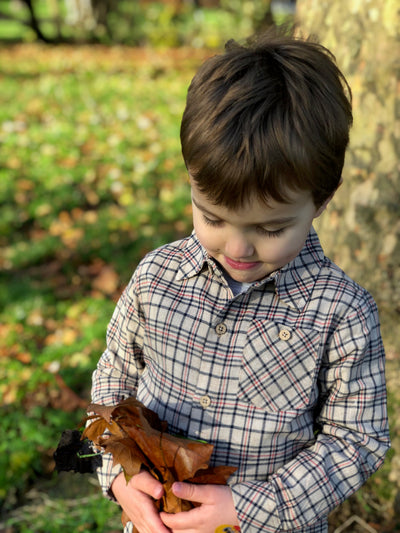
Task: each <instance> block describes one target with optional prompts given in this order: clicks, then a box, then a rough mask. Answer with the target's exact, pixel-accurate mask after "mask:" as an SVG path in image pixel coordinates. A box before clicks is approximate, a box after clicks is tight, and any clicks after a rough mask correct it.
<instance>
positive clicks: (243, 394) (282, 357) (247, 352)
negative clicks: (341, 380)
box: [238, 321, 320, 411]
mask: <svg viewBox="0 0 400 533" xmlns="http://www.w3.org/2000/svg"><path fill="white" fill-rule="evenodd" d="M319 340H320V334H319V333H317V332H315V331H311V330H306V331H303V330H298V329H289V328H287V327H284V326H281V325H279V324H276V323H271V322H261V321H257V322H256V323H255V324H254V325H253V327H252V328H251V330H250V331H249V333H248V337H247V342H246V344H245V347H244V350H243V365H242V368H241V370H240V374H239V392H238V399H239V400H244V401H246V402H251V403H252V404H254V405H255V406H256V407H259V408H261V409H265V410H268V411H290V410H299V409H307V408H308V407H310V405H311V404H312V403H313V401H314V400H315V397H316V394H317V391H316V390H315V379H316V374H317V369H318V348H319Z"/></svg>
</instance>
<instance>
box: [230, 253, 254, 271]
mask: <svg viewBox="0 0 400 533" xmlns="http://www.w3.org/2000/svg"><path fill="white" fill-rule="evenodd" d="M225 261H226V263H227V264H228V265H229V266H230V267H231V268H234V269H235V270H251V269H252V268H255V267H257V266H258V265H259V264H260V262H259V261H255V262H252V263H250V262H245V261H234V260H233V259H230V258H229V257H226V256H225Z"/></svg>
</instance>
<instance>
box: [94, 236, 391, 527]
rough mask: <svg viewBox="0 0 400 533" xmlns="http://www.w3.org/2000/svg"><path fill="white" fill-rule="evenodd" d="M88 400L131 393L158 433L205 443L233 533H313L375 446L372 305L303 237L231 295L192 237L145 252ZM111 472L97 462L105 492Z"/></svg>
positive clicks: (378, 349)
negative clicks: (163, 430) (227, 493)
mask: <svg viewBox="0 0 400 533" xmlns="http://www.w3.org/2000/svg"><path fill="white" fill-rule="evenodd" d="M92 396H93V401H95V402H97V403H103V404H115V403H117V402H118V401H120V400H122V399H123V398H127V397H129V396H137V398H138V399H139V400H141V401H142V402H143V403H144V404H145V405H147V406H148V407H150V408H151V409H153V410H154V411H156V412H157V413H158V414H159V416H160V418H161V419H163V420H166V421H167V422H168V424H169V431H171V432H176V433H181V434H184V435H185V436H187V437H190V438H194V439H202V440H206V441H208V442H210V443H212V444H214V445H215V449H214V452H213V464H214V465H218V464H226V465H230V466H237V467H238V470H237V472H236V473H235V474H234V475H233V476H232V477H231V478H230V479H229V485H230V486H231V489H232V491H233V497H234V502H235V506H236V510H237V513H238V517H239V521H240V523H241V531H242V532H243V533H259V532H277V531H296V532H302V533H306V532H307V533H325V532H327V531H328V529H327V515H328V513H329V512H330V511H331V510H332V509H333V508H334V507H335V506H337V505H338V504H339V503H341V502H342V501H343V500H344V499H346V498H347V497H348V496H350V494H351V493H353V492H354V491H355V490H357V489H358V488H359V487H360V486H361V485H362V483H363V482H364V481H365V480H366V479H367V478H368V477H369V476H370V475H371V474H372V473H373V472H374V471H375V470H376V469H377V468H378V467H379V466H380V465H381V464H382V462H383V459H384V456H385V453H386V451H387V449H388V447H389V436H388V424H387V412H386V388H385V378H384V350H383V346H382V341H381V336H380V331H379V321H378V316H377V310H376V306H375V303H374V301H373V299H372V298H371V296H370V295H369V294H368V293H367V292H366V291H365V290H364V289H362V288H361V287H359V286H358V285H357V284H356V283H355V282H353V281H352V280H351V279H349V278H348V277H347V276H346V275H345V274H344V273H343V272H342V271H341V270H340V269H339V268H338V267H337V266H336V265H334V264H333V263H332V262H331V261H330V260H329V259H327V258H326V257H325V256H324V254H323V251H322V249H321V246H320V244H319V240H318V237H317V235H316V233H315V232H314V230H311V232H310V235H309V236H308V239H307V241H306V243H305V245H304V247H303V250H302V251H301V252H300V254H299V255H298V256H297V257H296V258H295V259H294V260H293V261H292V262H290V263H289V264H288V265H286V266H285V267H283V268H282V269H280V270H279V271H277V272H275V273H274V274H273V275H272V276H270V277H268V278H266V279H264V280H262V281H259V282H256V283H254V284H252V285H251V286H250V287H249V288H248V290H247V291H245V292H244V293H241V294H239V295H237V296H234V295H233V293H232V291H231V289H230V288H229V285H228V284H227V282H226V280H225V277H224V275H223V273H222V272H221V270H220V268H219V266H218V265H217V264H216V263H215V262H214V261H213V260H212V259H211V258H209V257H208V256H207V254H206V252H205V251H204V249H203V248H202V246H201V245H200V243H199V241H198V240H197V237H196V235H195V234H194V233H193V234H192V235H191V236H190V237H188V238H186V239H183V240H181V241H178V242H175V243H172V244H169V245H166V246H163V247H162V248H160V249H158V250H156V251H154V252H152V253H150V254H148V255H147V256H146V257H145V258H144V260H143V261H142V262H141V263H140V265H139V266H138V268H137V270H136V272H135V274H134V276H133V278H132V280H131V282H130V283H129V285H128V287H127V288H126V290H125V292H124V294H123V295H122V296H121V298H120V301H119V302H118V305H117V307H116V309H115V312H114V314H113V317H112V319H111V322H110V324H109V328H108V332H107V349H106V351H105V352H104V354H103V355H102V357H101V359H100V361H99V364H98V367H97V370H96V371H95V372H94V375H93V389H92ZM117 471H118V470H115V469H114V471H112V470H111V462H110V461H108V460H105V461H104V466H103V469H102V471H101V472H100V474H99V476H100V482H101V484H102V486H103V489H104V491H105V492H106V493H107V492H108V491H109V487H110V485H111V483H112V481H113V479H114V477H115V475H116V472H117ZM109 495H110V494H109ZM128 531H130V527H127V528H126V532H128Z"/></svg>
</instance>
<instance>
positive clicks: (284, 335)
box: [279, 329, 292, 341]
mask: <svg viewBox="0 0 400 533" xmlns="http://www.w3.org/2000/svg"><path fill="white" fill-rule="evenodd" d="M291 336H292V334H291V333H290V331H289V330H288V329H281V330H280V332H279V338H280V339H281V340H282V341H288V340H289V339H290V337H291Z"/></svg>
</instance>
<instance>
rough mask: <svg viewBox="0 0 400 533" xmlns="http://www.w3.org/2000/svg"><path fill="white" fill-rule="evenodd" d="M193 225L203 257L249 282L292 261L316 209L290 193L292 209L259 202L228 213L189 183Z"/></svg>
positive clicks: (307, 196)
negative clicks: (207, 257)
mask: <svg viewBox="0 0 400 533" xmlns="http://www.w3.org/2000/svg"><path fill="white" fill-rule="evenodd" d="M191 185H192V205H193V225H194V229H195V230H196V234H197V237H198V238H199V240H200V242H201V244H202V245H203V247H204V248H205V249H206V250H207V253H208V254H209V255H210V256H211V257H213V258H214V259H215V260H216V261H218V262H219V263H220V265H221V266H222V267H223V268H224V269H225V270H226V271H227V272H228V274H229V275H230V276H231V277H232V278H233V279H234V280H236V281H240V282H244V283H252V282H253V281H257V280H260V279H262V278H264V277H266V276H267V275H268V274H271V273H272V272H274V271H275V270H278V269H279V268H281V267H283V266H284V265H286V264H287V263H289V262H290V261H291V260H292V259H294V258H295V257H296V256H297V255H298V253H299V252H300V250H301V249H302V247H303V245H304V242H305V240H306V238H307V235H308V232H309V231H310V228H311V225H312V222H313V220H314V218H316V217H318V216H319V215H320V214H321V213H322V212H323V211H324V210H325V208H326V206H327V204H328V201H327V202H326V203H325V204H324V205H323V206H321V207H320V208H316V207H315V205H314V202H313V200H312V197H311V193H310V192H308V191H298V192H291V193H290V199H291V203H290V204H286V203H285V204H284V203H279V202H276V201H274V200H270V201H269V203H268V205H266V204H265V202H263V201H261V200H259V199H258V198H255V199H253V200H252V201H250V202H248V203H247V204H246V205H245V206H243V207H241V208H239V209H235V210H231V209H227V208H226V207H223V206H220V205H216V204H214V203H212V202H211V201H210V200H209V199H208V198H207V196H206V195H205V194H203V193H201V192H200V191H199V189H198V188H197V187H196V184H195V183H194V181H193V179H192V180H191Z"/></svg>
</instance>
